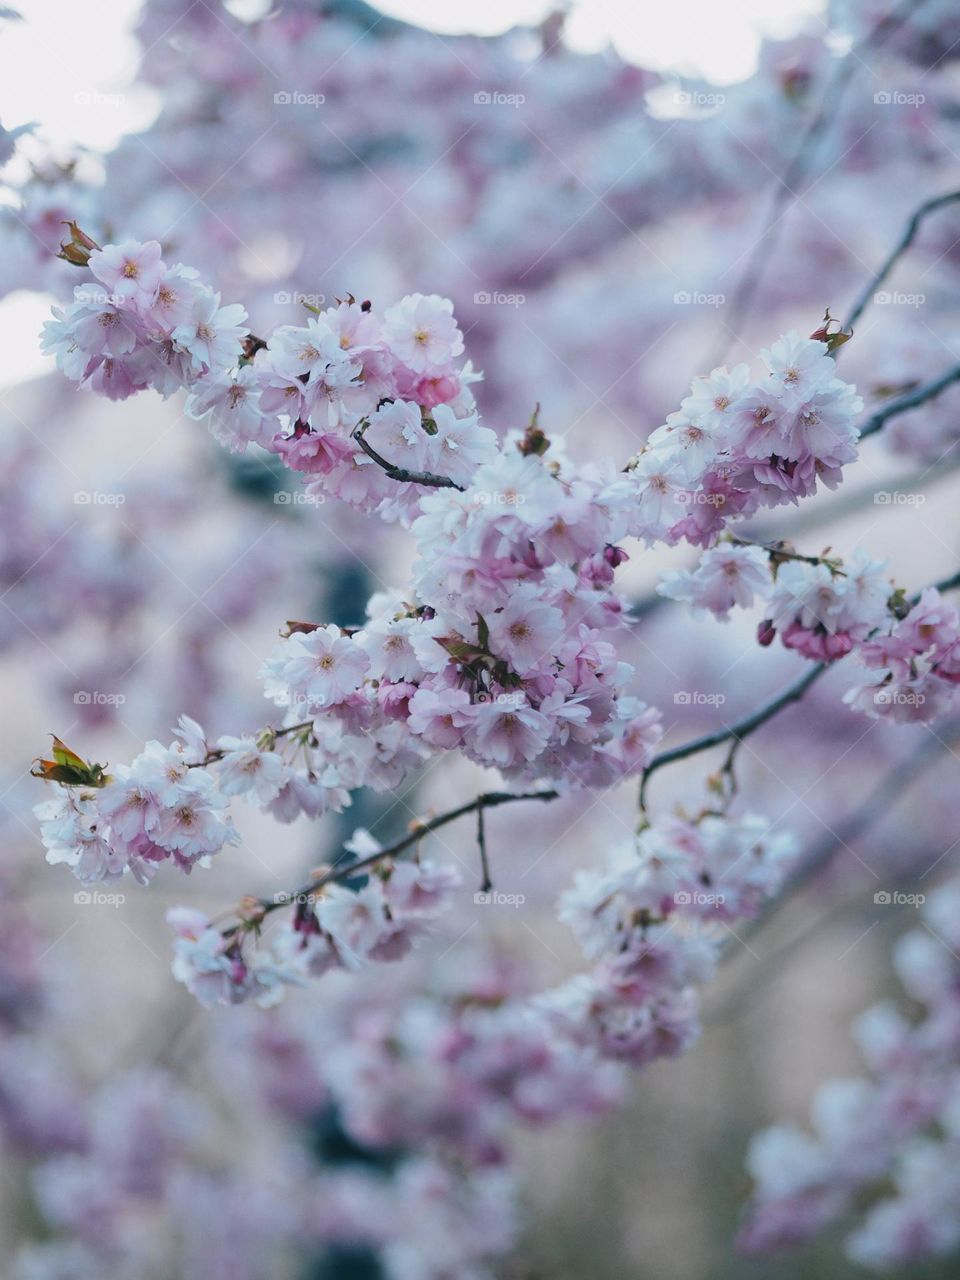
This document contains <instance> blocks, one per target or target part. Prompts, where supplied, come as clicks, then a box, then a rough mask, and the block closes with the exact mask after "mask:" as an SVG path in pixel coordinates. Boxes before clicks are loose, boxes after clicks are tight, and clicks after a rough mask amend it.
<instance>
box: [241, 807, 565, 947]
mask: <svg viewBox="0 0 960 1280" xmlns="http://www.w3.org/2000/svg"><path fill="white" fill-rule="evenodd" d="M559 796H560V793H559V791H553V790H550V791H520V792H515V791H487V792H484V793H483V794H482V795H479V796H476V797H474V799H473V800H468V801H467V802H466V803H465V804H461V805H458V806H457V808H455V809H448V810H447V811H446V812H445V813H440V814H437V815H436V817H433V818H427V819H425V820H423V821H417V822H416V823H415V824H413V825H412V829H411V830H410V831H409V833H408V834H407V835H405V836H402V837H401V838H400V839H399V840H396V841H394V843H393V844H391V845H387V846H386V847H385V848H383V849H378V850H377V851H376V853H371V854H368V855H367V857H365V858H361V859H360V860H359V861H356V862H348V863H346V864H345V865H344V866H342V867H337V866H336V865H334V866H333V867H331V868H330V870H329V871H325V872H324V873H323V874H322V875H320V876H316V877H314V878H313V879H312V880H308V881H307V883H306V884H303V885H301V886H300V887H299V888H298V889H294V890H293V891H292V892H290V893H278V894H275V895H274V896H273V897H272V898H259V899H256V900H255V901H256V909H255V913H254V914H255V916H256V918H257V919H258V920H260V919H262V918H263V917H264V916H266V915H269V914H270V912H271V911H276V910H277V909H278V908H280V907H287V906H289V905H290V904H291V903H292V902H297V901H299V900H302V899H304V898H308V897H309V896H310V895H311V894H314V893H316V892H317V891H318V890H320V889H322V888H323V887H324V886H325V885H328V884H333V883H335V882H336V881H338V880H345V879H350V878H351V877H353V876H355V875H357V874H358V873H359V872H363V871H367V870H369V869H370V868H371V867H375V866H377V864H378V863H380V862H383V861H384V860H385V859H387V858H396V857H399V855H400V854H402V853H404V852H406V850H407V849H409V848H410V847H411V846H412V845H415V844H417V843H418V842H419V841H420V840H422V839H423V837H424V836H428V835H430V834H431V832H433V831H439V830H440V828H441V827H445V826H447V824H448V823H450V822H455V821H456V820H457V819H458V818H464V817H466V815H467V814H469V813H480V812H482V811H483V810H485V809H495V808H497V806H498V805H502V804H513V803H514V802H515V801H517V800H545V801H548V800H557V799H559ZM240 927H241V926H239V925H234V926H231V928H230V929H227V930H224V933H225V935H232V934H234V933H236V932H237V930H238V929H239V928H240Z"/></svg>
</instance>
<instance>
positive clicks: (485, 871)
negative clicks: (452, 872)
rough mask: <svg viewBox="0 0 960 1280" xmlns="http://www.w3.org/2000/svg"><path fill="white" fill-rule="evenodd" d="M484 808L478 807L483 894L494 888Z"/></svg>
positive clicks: (478, 839)
mask: <svg viewBox="0 0 960 1280" xmlns="http://www.w3.org/2000/svg"><path fill="white" fill-rule="evenodd" d="M483 814H484V806H483V804H478V805H477V846H478V848H479V849H480V873H481V881H482V883H481V885H480V892H481V893H489V892H490V890H491V889H492V888H493V881H492V880H491V879H490V863H489V862H488V861H487V832H486V827H485V825H484V821H483Z"/></svg>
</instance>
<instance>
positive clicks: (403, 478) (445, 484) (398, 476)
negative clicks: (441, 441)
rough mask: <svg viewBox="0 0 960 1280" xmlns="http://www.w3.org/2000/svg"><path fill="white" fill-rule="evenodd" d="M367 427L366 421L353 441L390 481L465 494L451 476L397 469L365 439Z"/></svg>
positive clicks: (403, 468) (359, 427)
mask: <svg viewBox="0 0 960 1280" xmlns="http://www.w3.org/2000/svg"><path fill="white" fill-rule="evenodd" d="M367 425H368V424H367V423H366V422H365V421H364V422H361V423H360V425H359V426H358V427H357V429H356V430H355V431H354V432H353V439H354V440H356V442H357V444H358V445H359V446H360V448H361V449H362V450H363V452H364V453H365V454H366V455H367V457H368V458H372V459H373V461H374V462H375V463H376V464H377V466H378V467H382V468H383V470H384V471H385V472H386V474H387V477H388V478H389V479H390V480H397V481H399V482H401V483H405V484H422V485H428V486H429V487H430V488H432V489H456V490H457V491H458V492H459V493H463V485H462V484H457V482H456V480H451V479H450V477H449V476H436V475H434V474H433V473H432V472H431V471H408V470H407V469H406V467H397V466H395V465H394V464H393V463H392V462H388V461H387V459H386V458H384V457H383V456H382V454H379V453H377V451H376V449H374V447H373V445H371V444H368V442H367V441H366V439H365V438H364V434H363V432H364V428H365V427H366V426H367Z"/></svg>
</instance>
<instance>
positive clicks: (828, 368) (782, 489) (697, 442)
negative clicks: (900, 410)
mask: <svg viewBox="0 0 960 1280" xmlns="http://www.w3.org/2000/svg"><path fill="white" fill-rule="evenodd" d="M761 356H762V358H763V361H764V364H765V366H766V374H765V376H764V377H762V378H761V379H759V380H758V381H756V382H754V381H752V380H751V378H750V370H749V368H748V367H747V365H745V364H738V365H736V366H734V368H733V369H731V370H728V369H727V368H726V367H721V368H718V369H714V370H713V372H712V373H711V374H710V375H709V376H708V377H699V378H695V379H694V382H693V389H692V392H691V394H690V395H689V396H688V397H687V398H686V399H685V400H682V401H681V403H680V409H679V410H678V411H677V412H676V413H672V414H670V415H669V416H668V418H667V421H666V422H665V423H664V425H663V426H661V427H658V428H657V430H656V431H654V432H653V434H652V435H651V436H650V440H649V447H648V449H647V450H645V451H644V452H643V453H642V454H641V455H640V457H639V458H638V459H637V461H636V463H635V465H634V467H633V474H634V475H635V476H636V478H637V480H638V483H639V487H640V496H641V521H642V525H641V528H640V529H639V530H638V533H639V534H640V536H643V537H645V538H646V539H647V541H648V542H652V541H654V540H656V539H664V540H666V541H668V542H677V541H679V540H680V539H686V540H687V541H688V542H692V543H695V544H696V545H699V546H703V547H709V546H711V545H712V544H713V543H714V541H715V540H716V536H717V534H718V533H720V532H721V531H722V530H723V529H724V527H725V525H726V524H727V522H728V521H729V520H730V519H731V518H733V517H735V516H748V515H752V514H753V513H754V512H755V511H756V510H757V509H758V508H759V507H761V506H767V507H775V506H779V505H781V504H782V503H788V502H793V503H796V502H797V501H798V500H799V499H800V498H805V497H809V496H810V495H811V494H813V493H815V492H816V488H817V482H818V480H819V481H821V482H822V483H823V484H825V485H827V487H828V488H835V487H836V486H837V485H838V484H839V483H840V478H841V471H842V469H843V467H844V466H845V465H846V464H847V463H850V462H852V461H853V460H854V458H855V457H856V455H857V434H858V432H857V427H856V423H855V416H856V414H857V413H858V412H859V411H860V409H862V407H863V401H862V400H861V399H860V397H859V396H858V395H857V394H856V390H855V388H854V387H852V386H851V385H850V384H849V383H847V382H844V381H843V380H842V379H841V378H838V377H837V371H836V365H835V363H834V361H833V360H832V359H831V358H830V356H829V354H828V344H827V342H826V341H821V340H820V339H819V338H803V337H801V336H800V334H798V333H797V332H796V331H791V332H790V333H788V334H785V335H784V336H783V337H781V338H779V339H778V340H777V342H775V343H774V344H773V345H772V346H771V347H770V348H769V349H765V350H764V351H762V352H761Z"/></svg>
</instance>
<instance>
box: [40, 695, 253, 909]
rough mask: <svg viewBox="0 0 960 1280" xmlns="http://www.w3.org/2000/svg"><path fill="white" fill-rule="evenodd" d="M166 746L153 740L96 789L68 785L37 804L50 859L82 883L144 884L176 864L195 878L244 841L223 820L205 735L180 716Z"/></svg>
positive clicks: (223, 801) (223, 798)
mask: <svg viewBox="0 0 960 1280" xmlns="http://www.w3.org/2000/svg"><path fill="white" fill-rule="evenodd" d="M180 725H181V728H180V736H179V738H178V740H177V741H176V742H174V743H172V744H171V745H170V746H168V747H164V746H163V745H162V744H161V743H159V742H148V743H147V745H146V747H145V748H144V750H143V751H142V752H141V753H140V755H138V756H137V757H136V759H134V760H133V762H132V763H131V764H130V765H117V766H116V770H115V773H114V774H113V775H108V778H107V781H106V785H104V786H103V787H99V788H89V789H88V788H86V787H83V786H72V785H71V786H64V787H60V788H58V792H57V795H56V796H55V798H54V799H52V800H48V801H45V802H44V803H42V804H39V805H37V807H36V809H35V813H36V815H37V817H38V818H39V819H40V834H41V838H42V840H43V843H44V845H45V846H46V850H47V861H48V862H50V863H53V864H56V863H66V865H67V866H68V867H69V868H70V870H71V871H72V872H73V874H74V875H75V876H76V877H77V879H78V880H79V881H80V882H81V883H82V884H95V883H97V882H100V881H105V882H111V881H115V880H119V879H120V878H121V877H122V876H123V875H124V873H125V872H127V871H129V872H130V873H131V875H133V877H134V878H135V879H136V880H138V881H139V882H140V883H141V884H147V883H148V882H149V881H150V880H151V879H152V877H153V875H154V874H155V872H156V870H157V864H158V863H160V862H164V861H166V860H167V859H168V858H169V859H171V860H172V861H173V862H174V863H175V865H176V866H177V867H178V868H179V869H180V870H181V871H185V872H190V871H191V869H192V868H193V866H194V865H195V863H196V862H198V861H199V860H200V859H201V858H208V857H210V856H211V855H212V854H214V853H218V852H219V851H220V850H221V849H222V848H223V846H224V845H225V844H237V843H238V842H239V836H238V835H237V832H236V831H235V830H234V828H233V826H232V824H231V823H230V821H229V820H228V819H226V818H224V816H223V810H224V809H225V808H226V807H227V806H228V804H229V799H228V794H229V787H228V791H227V793H224V791H222V790H220V789H219V788H218V787H217V784H216V781H215V779H214V778H213V776H212V775H211V774H210V773H209V772H208V771H207V770H206V769H204V768H203V767H201V766H202V763H203V761H204V760H205V758H206V748H205V745H204V743H203V732H202V730H201V729H200V727H199V725H197V724H195V723H194V721H192V720H190V719H189V718H188V717H186V716H183V717H181V721H180Z"/></svg>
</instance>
